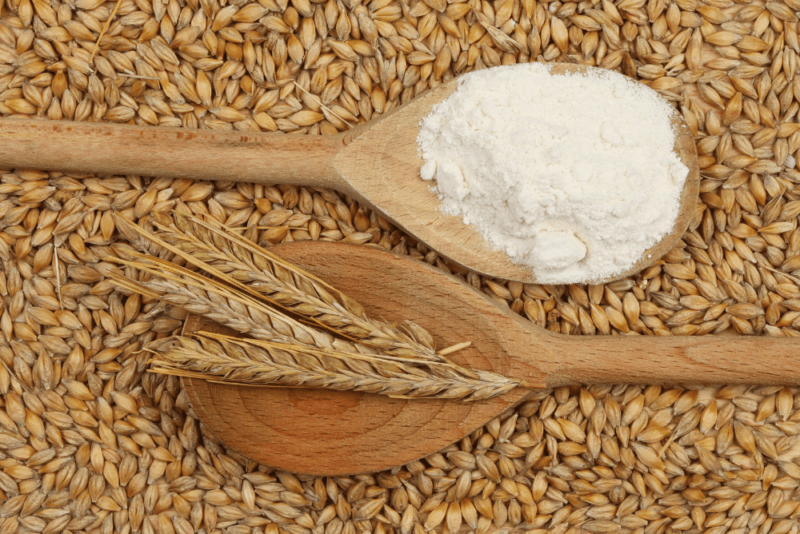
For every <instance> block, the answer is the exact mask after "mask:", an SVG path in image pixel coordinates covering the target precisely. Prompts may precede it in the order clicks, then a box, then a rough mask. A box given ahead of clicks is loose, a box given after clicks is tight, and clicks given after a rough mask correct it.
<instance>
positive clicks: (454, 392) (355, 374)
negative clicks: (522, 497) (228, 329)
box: [153, 334, 520, 401]
mask: <svg viewBox="0 0 800 534" xmlns="http://www.w3.org/2000/svg"><path fill="white" fill-rule="evenodd" d="M175 341H176V343H175V344H173V346H171V347H168V348H166V349H164V350H162V351H160V352H159V353H158V355H157V356H156V358H155V359H154V360H153V365H154V370H155V371H156V372H161V373H166V374H176V375H179V376H192V377H196V376H201V377H204V378H208V377H209V376H211V377H214V379H215V381H219V382H224V383H236V384H240V383H241V384H270V385H280V386H289V387H313V388H320V387H322V388H328V389H336V390H355V391H364V392H368V393H377V394H383V395H389V396H392V397H402V398H420V397H437V398H445V399H463V400H466V401H475V400H482V399H487V398H491V397H495V396H498V395H502V394H504V393H507V392H509V391H511V390H512V389H514V388H515V387H517V386H519V385H520V383H519V382H516V381H513V380H509V379H506V378H504V377H500V376H498V375H493V376H492V379H491V380H489V379H486V378H484V377H482V379H480V380H476V379H473V378H470V377H468V376H464V375H461V374H460V373H458V371H457V370H456V369H445V370H444V371H443V372H441V373H439V374H432V373H425V372H422V370H420V369H418V368H415V367H413V366H409V365H406V364H403V363H397V362H391V361H386V360H384V359H382V358H380V357H377V358H374V357H371V356H362V357H360V358H353V357H352V355H351V354H348V353H342V352H339V351H336V350H314V349H311V348H309V347H305V346H300V345H294V346H293V345H285V344H280V343H270V342H263V341H258V340H252V339H238V338H232V337H228V336H222V335H209V334H201V335H197V336H195V338H194V339H189V338H186V337H177V338H175ZM440 366H441V367H444V368H449V367H450V366H449V365H448V364H438V365H434V366H433V367H440ZM440 375H441V376H440Z"/></svg>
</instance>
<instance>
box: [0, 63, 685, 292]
mask: <svg viewBox="0 0 800 534" xmlns="http://www.w3.org/2000/svg"><path fill="white" fill-rule="evenodd" d="M589 70H591V67H584V66H580V65H571V64H555V65H553V66H552V69H551V74H552V75H559V74H566V73H584V72H587V71H589ZM456 88H457V79H453V80H450V81H448V82H445V83H443V84H441V85H439V86H438V87H436V88H434V89H432V90H430V91H428V92H427V93H425V94H423V95H421V96H420V97H419V98H416V99H414V100H412V101H411V102H409V103H407V104H405V105H403V106H400V107H398V108H396V109H394V110H392V111H390V112H389V113H386V114H385V115H383V116H381V117H380V118H377V119H375V120H373V121H370V122H367V123H364V124H361V125H359V126H357V127H355V128H353V129H351V130H348V131H346V132H343V133H341V134H338V135H332V136H324V137H323V136H294V135H280V134H261V133H246V132H222V131H211V130H187V129H180V128H160V127H145V126H130V125H114V124H97V123H75V122H63V121H43V120H28V119H0V167H4V166H10V167H15V166H17V167H32V168H37V169H51V170H62V171H77V172H93V173H107V174H140V175H145V176H165V177H174V178H191V179H200V180H203V179H204V180H228V181H241V182H254V183H266V184H276V183H282V184H293V185H304V186H311V187H325V188H331V189H335V190H337V191H340V192H342V193H345V194H347V195H349V196H350V197H352V198H354V199H356V200H358V201H359V202H361V203H362V205H364V206H367V207H369V208H371V209H373V210H375V211H376V212H378V213H379V214H380V215H382V216H383V217H384V218H385V219H387V220H389V221H391V222H392V223H394V224H395V225H396V226H397V227H398V228H400V229H401V230H403V231H405V232H406V233H408V234H410V235H411V236H413V237H414V238H416V239H418V240H419V241H421V242H423V243H425V244H426V245H428V246H429V247H430V248H432V249H433V250H436V251H437V252H438V253H439V254H441V255H442V256H444V257H446V258H448V259H449V260H451V261H452V262H454V263H455V264H457V265H460V266H462V267H465V268H467V269H471V270H473V271H476V272H478V273H480V274H483V275H486V276H490V277H496V278H504V279H508V280H518V281H521V282H535V281H536V273H535V272H533V270H532V269H531V268H529V267H527V266H522V265H518V264H516V263H514V262H512V261H511V259H510V258H509V257H508V256H507V255H506V253H505V252H502V251H499V250H497V249H495V248H493V247H492V246H491V245H490V244H489V243H488V242H487V241H486V239H485V238H484V237H483V236H482V235H481V234H480V233H479V232H478V230H477V229H476V228H475V227H474V226H470V225H465V224H464V223H463V221H462V219H461V218H460V217H457V216H454V215H444V214H442V213H441V212H440V210H439V205H440V201H439V199H438V197H437V196H436V195H435V194H434V193H433V192H431V190H430V188H431V184H430V182H426V181H424V180H422V179H421V178H420V176H419V170H420V168H421V166H422V163H423V161H422V159H421V158H420V156H419V154H418V147H417V136H418V134H419V123H420V121H421V120H422V119H423V118H424V117H426V116H427V115H428V114H429V113H430V111H431V108H432V107H433V106H434V105H436V104H438V103H439V102H441V101H443V100H444V99H446V98H447V97H448V96H450V94H452V93H453V91H455V90H456ZM672 124H673V127H674V130H675V132H676V137H675V146H674V147H673V150H674V151H675V153H676V154H677V156H678V157H679V158H680V160H681V161H682V162H683V163H684V165H686V167H687V168H688V169H689V174H688V176H687V178H686V182H685V184H684V188H683V192H682V195H681V204H680V210H679V213H678V216H677V218H676V220H675V224H674V226H673V230H672V232H670V233H669V234H667V235H666V236H664V237H663V238H662V239H661V240H660V241H659V242H658V243H657V244H655V245H654V246H653V247H651V248H650V249H648V250H647V251H645V252H644V254H643V255H642V257H641V259H640V260H639V261H638V262H637V263H636V264H635V265H633V266H632V267H631V268H630V269H628V270H627V271H625V272H621V273H619V274H618V275H616V276H615V277H614V279H617V278H622V277H625V276H627V275H630V274H633V273H636V272H639V271H641V270H642V269H644V268H646V267H648V266H650V265H652V264H653V263H654V262H655V261H657V260H658V259H659V258H660V257H661V256H663V255H664V254H665V253H666V252H667V251H668V250H670V249H671V248H672V247H673V246H674V245H675V243H676V242H677V241H678V240H679V239H680V237H681V236H682V235H683V233H684V232H685V231H686V228H687V227H688V225H689V223H690V221H691V219H692V217H693V216H694V210H695V205H696V202H697V196H698V191H699V183H700V179H699V176H700V174H699V168H698V163H697V154H696V151H695V145H694V139H693V136H692V134H691V132H690V130H689V128H688V127H687V126H686V125H685V124H684V122H683V119H682V118H681V117H680V115H679V114H678V113H675V114H673V118H672Z"/></svg>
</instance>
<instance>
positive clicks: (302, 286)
mask: <svg viewBox="0 0 800 534" xmlns="http://www.w3.org/2000/svg"><path fill="white" fill-rule="evenodd" d="M154 219H155V220H154V223H155V226H156V227H157V228H158V229H159V233H158V237H160V238H161V239H163V240H164V241H166V242H168V243H169V244H170V245H172V246H174V247H175V248H177V249H180V250H181V251H183V252H184V254H186V255H191V256H192V257H194V258H195V259H197V260H200V261H203V262H204V263H206V264H209V265H212V266H213V267H214V268H216V269H218V270H219V271H220V272H224V273H226V274H227V275H229V276H231V277H232V278H234V279H235V280H237V281H238V282H241V283H242V284H245V285H247V286H248V287H250V288H252V289H254V290H255V291H258V292H259V293H260V294H262V295H264V296H265V297H266V298H267V299H268V300H269V301H271V302H274V303H276V304H277V305H278V306H281V307H283V308H285V309H287V310H289V311H291V312H294V313H296V314H297V315H300V316H302V317H306V318H308V319H311V320H313V321H315V322H316V323H319V324H320V325H321V326H323V327H328V328H330V329H331V330H333V331H335V332H337V333H339V334H342V335H344V336H346V337H349V338H351V339H357V340H358V341H360V342H362V343H366V344H369V345H372V346H374V347H376V348H379V349H381V350H382V351H384V352H386V353H387V354H394V355H397V356H404V357H419V356H420V355H423V356H424V357H426V359H429V360H431V361H444V359H443V358H442V357H441V356H439V355H437V354H436V352H435V351H434V342H433V338H432V336H431V335H430V334H429V333H428V332H427V331H425V330H424V329H423V328H421V327H419V326H418V325H416V324H413V323H410V322H409V323H408V325H407V328H406V330H407V331H402V330H400V329H398V328H396V327H395V326H393V325H391V324H389V323H387V322H386V321H379V320H374V319H370V318H369V317H367V316H366V315H365V313H364V309H363V308H362V307H361V305H360V304H358V302H356V301H355V300H353V299H352V298H349V297H347V296H346V295H344V294H342V293H340V292H339V291H338V290H336V289H335V288H333V287H332V286H330V285H328V284H327V283H326V282H324V281H322V280H320V279H319V278H317V277H315V276H313V275H311V274H309V273H307V272H305V271H303V270H302V269H299V268H298V267H296V266H294V265H292V264H290V263H288V262H286V261H285V260H283V259H282V258H279V257H278V256H276V255H274V254H272V253H270V252H269V251H267V250H264V249H263V248H261V247H259V246H257V245H255V244H253V243H251V242H250V241H248V240H246V239H244V238H242V237H241V236H239V235H238V234H236V233H234V232H232V231H230V230H229V229H227V228H225V227H224V226H222V225H220V224H219V223H216V224H214V223H212V222H205V221H202V220H200V219H198V218H197V217H193V216H190V215H184V214H178V213H176V214H175V217H174V222H173V219H172V218H170V217H168V216H166V215H162V216H161V217H154ZM182 257H184V256H182Z"/></svg>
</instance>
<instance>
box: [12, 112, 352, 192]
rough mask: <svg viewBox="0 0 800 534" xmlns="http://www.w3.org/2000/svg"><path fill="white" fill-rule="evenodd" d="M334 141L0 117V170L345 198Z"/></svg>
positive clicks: (332, 138)
mask: <svg viewBox="0 0 800 534" xmlns="http://www.w3.org/2000/svg"><path fill="white" fill-rule="evenodd" d="M343 146H344V145H343V143H342V137H341V136H327V137H323V136H290V135H283V134H259V133H247V132H226V131H217V130H188V129H185V128H164V127H160V126H158V127H157V126H131V125H127V124H108V123H88V122H70V121H46V120H41V119H0V166H4V167H24V168H36V169H45V170H60V171H73V172H91V173H98V174H140V175H143V176H166V177H170V178H190V179H193V180H229V181H234V182H256V183H284V184H303V185H312V186H319V187H329V188H332V189H338V190H343V191H344V192H349V190H348V184H346V183H342V181H341V175H340V174H339V173H338V172H336V170H335V169H334V168H333V157H334V156H335V155H336V154H337V153H338V152H339V151H340V150H341V148H342V147H343Z"/></svg>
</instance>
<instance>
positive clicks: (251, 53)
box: [0, 0, 800, 534]
mask: <svg viewBox="0 0 800 534" xmlns="http://www.w3.org/2000/svg"><path fill="white" fill-rule="evenodd" d="M0 5H2V11H0V116H4V117H6V116H11V115H26V116H32V115H37V116H38V115H41V116H42V117H44V118H51V119H59V118H64V119H70V120H89V119H90V118H91V119H92V120H105V121H120V122H127V121H134V122H138V123H142V124H158V125H161V124H163V125H165V126H179V125H183V126H185V127H201V128H228V129H230V128H237V129H245V130H249V129H253V130H255V129H258V130H263V131H272V130H280V131H284V132H293V133H299V134H303V133H306V134H325V133H332V132H334V131H339V130H344V129H346V128H347V125H346V124H345V123H344V122H342V120H341V119H344V120H347V121H348V122H350V123H357V122H360V121H363V120H368V119H371V118H372V117H374V116H376V115H378V114H380V113H384V112H386V111H387V110H389V109H391V108H393V107H395V106H397V105H399V104H400V103H402V102H405V101H408V100H409V99H411V98H413V97H414V96H416V95H417V94H419V93H421V92H422V91H424V90H425V89H427V88H429V87H431V86H433V85H436V84H438V83H439V82H440V81H441V80H442V79H446V78H449V77H450V76H453V75H454V74H460V73H463V72H467V71H470V70H474V69H478V68H483V67H485V66H494V65H500V64H510V63H515V62H524V61H529V60H531V59H538V58H541V59H542V60H544V61H571V62H578V63H585V64H589V65H598V66H601V67H605V68H611V69H616V70H620V71H622V72H624V73H625V74H627V75H629V76H632V77H635V78H637V79H639V80H640V81H642V82H644V83H648V84H649V85H650V86H651V87H653V88H654V89H656V90H658V91H659V92H660V93H661V94H662V95H664V96H665V97H666V98H668V99H669V100H671V101H674V102H675V103H676V105H677V106H678V107H679V109H680V110H681V112H682V113H683V116H684V118H685V119H686V121H687V123H688V124H689V125H690V127H691V128H692V129H693V131H694V132H695V133H696V138H697V148H698V152H699V154H700V164H701V168H702V185H701V188H702V193H701V200H702V202H701V203H700V204H699V206H698V209H697V214H696V217H695V220H694V222H693V224H692V226H691V229H690V231H689V232H688V233H687V234H686V236H685V237H684V239H683V241H682V242H681V243H680V246H678V247H677V248H676V249H675V250H673V251H672V252H670V253H669V254H668V255H667V256H666V257H665V258H664V261H663V262H662V263H661V264H659V265H656V266H654V267H651V268H649V269H647V270H646V271H645V272H643V273H641V274H640V275H639V276H637V277H635V278H630V279H626V280H621V281H618V282H614V283H611V284H608V285H604V286H582V285H571V286H538V285H527V286H526V285H522V284H516V283H501V282H498V281H494V280H488V279H482V278H480V277H479V276H477V275H475V274H474V273H457V274H458V276H461V277H463V278H465V279H466V281H468V282H469V283H471V284H474V285H475V286H476V287H479V288H481V289H482V290H484V291H485V292H486V293H487V294H488V295H490V296H491V297H492V298H494V299H495V300H496V301H497V302H498V303H499V304H500V305H503V306H508V307H510V308H511V309H512V310H514V311H515V312H518V313H521V314H524V315H525V316H527V317H529V318H530V319H531V320H532V321H534V322H536V324H539V325H541V326H543V327H545V328H548V329H550V330H553V331H557V332H563V333H565V334H587V335H591V334H631V333H633V334H660V335H670V334H680V335H703V334H710V333H721V332H733V333H739V334H757V335H772V336H797V335H798V334H800V285H799V284H800V272H798V269H800V229H798V214H799V213H800V189H798V187H799V186H800V172H798V171H797V169H796V168H795V166H796V164H797V161H798V159H800V154H798V148H800V133H798V128H800V124H798V123H797V113H798V109H799V108H800V103H798V97H800V79H797V77H796V72H797V63H798V53H800V43H798V34H797V31H798V22H797V11H798V10H799V9H800V3H798V2H797V0H789V1H786V2H781V1H770V2H767V3H766V4H764V3H762V2H761V1H754V2H742V3H736V2H734V1H732V0H706V1H704V2H701V1H698V0H678V1H673V2H668V1H665V0H648V1H644V0H620V1H619V2H616V3H615V2H613V1H611V0H599V1H593V0H586V1H583V2H581V3H573V2H569V3H560V2H551V3H537V2H535V1H533V0H496V1H489V0H470V1H469V2H452V3H449V4H448V3H446V2H443V1H441V0H425V1H415V0H411V1H410V2H407V3H404V2H399V1H396V0H394V1H393V0H372V1H370V2H369V3H366V4H364V3H357V2H356V1H351V0H347V1H342V0H339V1H337V0H325V1H322V2H320V3H310V2H309V1H308V0H293V1H292V2H291V5H290V4H289V3H288V2H286V1H285V0H262V2H260V3H256V2H251V3H244V2H239V1H237V2H226V3H224V4H223V3H220V2H219V0H202V1H199V2H198V1H197V0H184V1H183V3H182V2H181V0H168V1H166V2H165V1H164V0H155V1H152V2H151V1H150V0H135V1H134V0H122V1H121V2H120V4H119V6H118V8H117V10H116V14H115V15H114V18H113V20H112V21H111V24H110V27H109V29H108V32H107V33H106V34H105V35H104V37H103V38H102V39H101V46H100V51H99V53H98V55H96V56H95V57H94V58H92V57H91V51H92V48H93V46H94V43H93V42H94V41H95V40H96V39H97V37H98V36H99V34H100V32H101V31H102V30H103V26H104V25H105V23H106V21H107V20H108V18H109V16H110V15H111V13H112V10H113V9H114V7H115V6H114V4H112V3H103V2H102V1H101V0H70V1H68V2H63V3H61V2H59V1H58V0H52V1H47V0H3V4H0ZM295 82H296V84H295ZM301 87H302V90H301V89H300V88H301ZM312 95H313V96H312ZM320 102H321V103H322V104H324V105H325V106H326V107H322V106H321V104H320ZM329 109H330V110H332V111H333V113H335V115H334V114H333V113H331V111H328V110H329ZM339 117H341V119H340V118H339ZM268 164H269V162H268V161H265V165H268ZM0 196H1V197H2V198H0V259H1V260H2V263H1V265H2V269H0V294H2V297H3V298H2V311H1V312H0V331H1V332H2V334H0V338H2V342H0V360H2V362H3V364H4V366H3V367H0V395H1V396H0V492H1V493H0V534H12V533H17V532H19V533H25V532H37V533H43V534H56V533H61V532H63V533H65V534H70V533H73V534H77V533H81V532H87V533H89V532H90V533H97V534H111V533H115V532H119V533H124V534H130V533H138V532H142V533H146V534H151V533H152V534H154V533H158V534H173V533H175V534H187V533H192V532H195V533H198V534H199V533H205V534H212V533H217V534H222V533H228V534H254V533H266V534H356V533H360V532H374V533H375V534H388V533H392V534H395V533H396V534H411V533H412V532H414V533H415V534H423V533H424V532H425V531H427V530H430V529H433V530H435V531H437V532H445V531H447V532H448V534H449V533H454V532H455V531H457V530H460V531H475V532H479V533H488V532H493V531H498V530H502V531H505V532H510V531H512V530H515V531H516V530H519V531H524V532H528V531H532V532H536V533H537V534H538V533H544V532H546V531H550V532H553V533H558V534H566V533H567V532H569V533H570V534H578V533H579V532H580V533H583V532H588V533H616V532H620V533H623V532H624V533H636V534H665V533H670V532H688V533H699V532H709V533H711V534H723V533H726V532H730V533H734V534H749V533H753V534H786V533H789V534H797V533H798V530H800V529H799V528H798V523H799V522H798V520H797V517H798V516H800V489H799V488H800V463H798V461H797V459H798V455H800V445H798V444H797V443H796V441H797V436H798V435H799V434H800V390H798V389H785V388H778V387H755V388H746V387H726V388H721V389H716V390H703V391H700V392H697V391H693V390H689V389H682V388H678V387H675V388H671V387H664V388H660V387H653V386H636V385H628V386H618V387H597V386H587V387H585V388H582V389H578V388H575V389H567V388H560V389H557V390H554V391H548V392H543V393H541V394H539V395H538V396H537V397H535V398H534V399H532V400H531V401H530V402H528V403H526V404H524V405H522V406H520V407H519V408H518V409H517V410H516V411H515V412H513V413H511V414H510V415H508V416H506V417H504V418H501V419H497V420H495V421H493V422H491V423H490V424H488V425H487V426H486V427H484V428H482V429H480V430H479V431H476V432H475V433H474V434H473V435H471V436H470V437H469V438H467V439H464V440H462V441H460V442H458V443H457V444H455V445H454V446H452V447H449V448H448V449H445V450H444V451H441V452H440V453H439V454H435V455H432V456H431V457H429V458H427V459H425V460H421V461H419V462H413V463H411V464H409V465H407V466H404V467H402V468H398V469H396V470H393V471H391V472H383V473H380V474H375V475H369V476H356V477H346V478H345V477H342V478H308V477H297V476H293V475H290V474H287V473H278V472H273V471H271V470H270V469H268V468H266V467H264V466H259V465H257V464H254V463H253V462H251V461H248V460H246V459H244V458H241V457H240V456H238V455H236V454H235V453H233V452H232V451H229V450H227V449H226V448H225V447H224V446H223V445H222V444H221V443H219V441H217V440H216V439H215V438H214V437H213V436H211V435H210V434H209V433H207V432H205V431H204V430H203V426H202V424H201V423H200V422H198V421H197V420H196V419H195V418H194V417H193V416H192V415H191V411H190V410H189V406H188V404H187V399H186V396H185V395H184V394H182V393H181V390H180V386H179V382H178V381H177V380H176V379H174V378H163V377H158V376H154V375H152V374H148V373H145V372H144V371H145V369H146V361H147V355H146V353H140V352H139V350H140V349H141V348H142V346H143V344H144V343H146V342H148V341H149V340H151V339H154V338H155V337H159V336H166V335H168V334H169V333H170V332H172V331H174V330H175V329H176V328H178V327H179V326H180V325H181V321H180V315H179V314H177V312H175V311H174V310H169V309H165V308H164V307H162V306H160V305H158V304H156V303H154V302H149V301H147V300H146V299H139V298H138V297H136V296H130V297H127V296H124V295H122V294H121V293H119V292H117V291H114V289H113V288H112V286H111V284H110V282H109V281H108V279H107V278H106V273H107V272H108V271H109V269H111V268H112V264H111V263H110V262H109V261H107V258H108V256H109V255H113V254H115V249H116V248H118V247H119V246H122V245H123V242H122V241H121V240H120V238H119V236H118V234H117V233H116V231H115V227H114V222H113V218H112V215H111V212H112V210H118V211H120V212H122V213H123V214H124V215H126V216H128V217H131V218H134V219H136V220H137V221H138V222H139V223H140V224H144V225H147V224H148V222H147V221H148V214H149V213H151V212H152V211H167V210H172V209H176V208H179V209H184V208H185V209H187V210H189V211H191V212H193V213H197V214H209V215H211V216H213V217H215V218H217V219H219V220H221V221H225V222H226V223H227V224H228V225H229V226H232V227H241V226H247V225H248V224H250V225H252V224H253V223H257V224H258V225H259V226H260V227H262V229H259V230H256V229H254V227H253V229H250V230H248V231H247V234H246V235H248V236H249V237H251V238H253V239H255V240H257V241H259V242H261V243H278V242H282V241H297V240H304V239H327V240H337V241H338V240H344V241H348V242H351V243H373V244H375V245H377V246H381V247H384V248H390V249H392V250H395V251H397V252H403V253H406V254H409V255H410V256H412V257H415V258H418V259H424V260H425V261H428V262H429V263H431V264H435V265H437V266H439V267H440V268H442V269H445V270H448V269H449V268H448V266H447V265H446V264H445V263H444V262H443V261H442V260H441V259H440V258H438V257H437V255H436V254H435V253H433V252H431V251H429V250H427V249H426V248H424V247H422V246H420V245H417V244H416V243H414V242H413V241H411V240H409V239H408V238H407V237H405V236H403V235H402V234H401V233H400V232H399V231H397V230H396V229H394V228H392V227H391V226H389V225H387V224H386V223H385V222H384V221H382V220H380V219H379V218H378V217H377V216H376V215H375V214H373V213H370V212H369V211H367V210H365V209H363V208H361V207H360V206H358V205H357V204H355V203H353V202H352V201H351V200H349V199H347V198H344V197H342V196H340V195H338V194H336V193H333V192H330V191H319V190H312V189H308V188H298V187H286V186H281V185H275V186H270V187H265V186H260V185H258V186H255V185H251V184H230V183H216V184H211V183H200V182H198V183H192V182H191V181H187V180H167V179H163V178H158V179H146V178H141V177H138V176H114V177H97V176H76V175H64V174H61V173H53V172H49V173H48V172H40V171H36V170H12V169H4V170H2V172H0ZM129 274H131V275H135V274H136V273H129ZM59 288H60V292H59V290H58V289H59ZM59 295H60V296H59ZM667 445H668V446H667ZM662 450H663V454H660V453H661V452H662Z"/></svg>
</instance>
